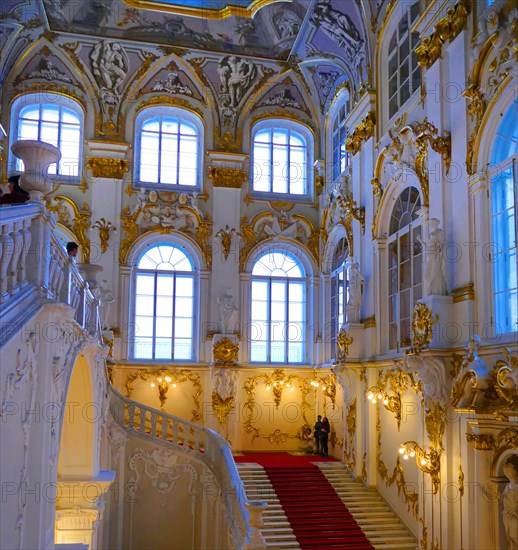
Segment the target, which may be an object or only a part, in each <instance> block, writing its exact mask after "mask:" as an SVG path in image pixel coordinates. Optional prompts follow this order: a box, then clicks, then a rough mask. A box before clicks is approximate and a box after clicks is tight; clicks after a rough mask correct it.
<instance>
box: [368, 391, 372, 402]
mask: <svg viewBox="0 0 518 550" xmlns="http://www.w3.org/2000/svg"><path fill="white" fill-rule="evenodd" d="M373 397H374V395H373V394H372V392H369V393H368V394H367V399H368V400H369V401H370V400H371V399H372V398H373Z"/></svg>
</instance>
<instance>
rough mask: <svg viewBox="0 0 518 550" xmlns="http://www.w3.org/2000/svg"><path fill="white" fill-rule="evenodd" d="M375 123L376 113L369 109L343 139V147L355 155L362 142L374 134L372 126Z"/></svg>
mask: <svg viewBox="0 0 518 550" xmlns="http://www.w3.org/2000/svg"><path fill="white" fill-rule="evenodd" d="M375 124H376V115H375V113H374V111H369V113H368V114H367V116H366V117H365V118H364V119H363V120H362V121H361V122H360V124H358V126H356V128H355V129H354V131H353V132H352V133H351V135H350V136H349V137H348V138H347V140H346V141H345V148H346V149H347V151H348V152H349V153H351V154H352V155H356V153H358V151H359V150H360V149H361V146H362V142H363V141H367V140H368V139H369V138H371V137H372V136H373V135H374V126H375Z"/></svg>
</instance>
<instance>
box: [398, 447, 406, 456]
mask: <svg viewBox="0 0 518 550" xmlns="http://www.w3.org/2000/svg"><path fill="white" fill-rule="evenodd" d="M404 452H405V448H404V447H401V449H399V454H400V455H402V454H403V453H404Z"/></svg>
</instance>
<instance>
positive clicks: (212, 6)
mask: <svg viewBox="0 0 518 550" xmlns="http://www.w3.org/2000/svg"><path fill="white" fill-rule="evenodd" d="M291 1H292V0H124V2H125V3H126V4H129V5H130V6H133V7H135V8H143V9H148V10H154V11H162V12H168V13H174V14H177V15H189V16H191V17H202V18H203V19H226V18H227V17H232V16H234V17H248V18H252V17H254V15H255V14H256V13H257V12H258V11H259V10H260V9H261V8H264V7H265V6H267V5H269V4H274V3H276V2H291Z"/></svg>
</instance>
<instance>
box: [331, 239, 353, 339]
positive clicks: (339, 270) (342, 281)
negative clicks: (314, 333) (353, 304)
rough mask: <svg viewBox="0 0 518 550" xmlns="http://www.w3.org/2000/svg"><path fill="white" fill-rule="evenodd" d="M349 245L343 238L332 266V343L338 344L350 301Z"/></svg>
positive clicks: (336, 249) (336, 250) (337, 247)
mask: <svg viewBox="0 0 518 550" xmlns="http://www.w3.org/2000/svg"><path fill="white" fill-rule="evenodd" d="M348 257H349V244H348V243H347V239H346V238H345V237H343V238H342V239H340V241H339V242H338V244H337V245H336V248H335V252H334V255H333V260H332V265H331V269H332V271H331V341H332V342H333V343H335V342H336V335H337V334H338V331H339V330H340V328H341V327H342V325H343V324H344V323H345V310H346V306H347V302H348V299H349V278H348V266H347V262H346V260H347V258H348Z"/></svg>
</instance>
